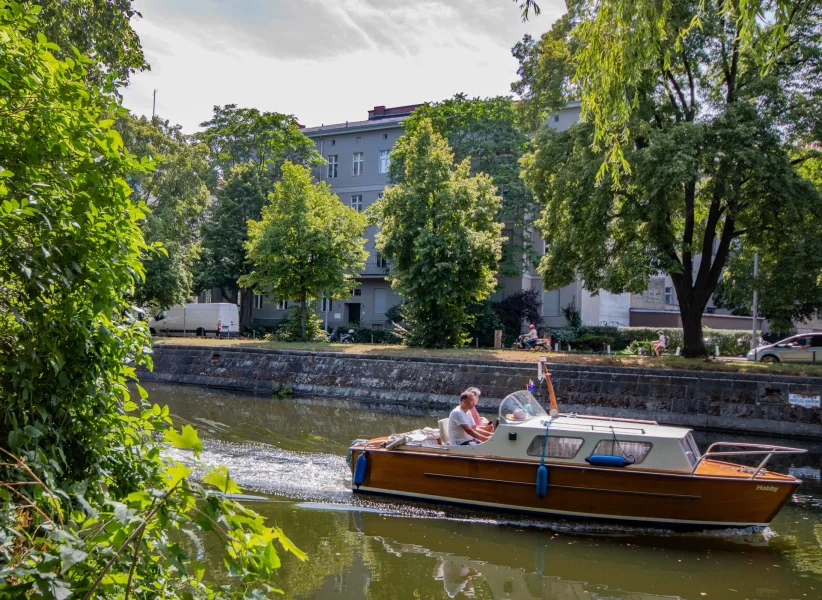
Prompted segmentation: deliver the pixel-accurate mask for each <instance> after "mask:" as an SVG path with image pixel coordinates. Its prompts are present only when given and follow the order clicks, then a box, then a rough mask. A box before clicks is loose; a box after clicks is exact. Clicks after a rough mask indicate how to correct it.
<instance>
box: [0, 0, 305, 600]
mask: <svg viewBox="0 0 822 600" xmlns="http://www.w3.org/2000/svg"><path fill="white" fill-rule="evenodd" d="M35 15H36V10H34V9H30V8H29V9H24V8H22V7H21V5H19V4H16V3H7V2H6V1H5V0H0V74H2V79H0V83H2V85H0V403H1V404H2V406H3V411H2V415H0V455H2V459H0V573H2V576H0V597H2V598H32V599H33V600H39V599H46V598H49V599H51V598H58V599H61V600H63V599H65V598H68V597H69V596H74V597H78V598H81V597H87V598H92V597H102V596H105V597H107V598H124V599H125V598H128V597H137V596H140V597H149V596H150V597H159V598H169V599H174V598H183V597H185V598H218V597H223V598H227V597H242V596H244V595H246V594H252V593H256V594H257V595H258V596H259V595H260V594H265V593H270V592H272V591H273V588H272V586H271V584H270V580H271V577H272V574H273V571H274V569H276V568H277V567H278V566H279V562H280V560H279V557H278V551H277V548H276V547H275V545H274V544H275V543H277V544H279V545H281V546H282V547H283V548H285V549H291V550H292V551H294V552H295V554H297V555H298V556H300V557H303V555H302V553H301V552H300V551H299V550H297V549H296V548H293V546H292V545H291V544H290V542H289V541H288V539H287V538H285V536H284V535H283V534H282V532H281V530H279V529H278V528H269V527H267V526H266V525H265V524H264V522H263V521H262V519H261V518H260V517H259V516H258V515H256V514H255V513H253V512H252V511H249V510H247V509H245V508H243V507H242V506H241V505H239V504H237V503H236V502H234V501H231V500H228V499H227V498H226V493H235V492H236V491H237V486H236V484H235V483H234V482H233V481H231V480H230V478H229V477H228V474H227V472H226V471H225V470H224V469H212V468H207V467H206V466H205V465H202V464H200V463H195V464H196V465H197V468H202V469H204V478H203V483H202V484H200V483H197V482H195V481H189V480H188V478H187V476H188V475H189V474H190V473H191V471H192V469H191V468H189V467H186V466H184V465H183V464H181V463H179V462H177V461H173V460H170V459H166V458H163V456H162V455H161V452H160V450H161V447H160V445H159V444H158V443H157V442H156V441H155V438H154V436H155V435H156V434H162V435H164V437H165V440H166V442H167V443H168V444H171V445H173V446H177V447H181V448H190V449H192V450H194V452H195V458H196V455H197V453H198V452H199V450H201V449H202V444H201V442H200V440H199V438H198V437H197V433H196V432H195V431H194V429H192V428H191V427H190V426H187V427H184V428H183V429H182V430H181V431H180V432H177V431H175V430H173V429H171V427H170V423H171V421H170V418H169V416H168V408H167V407H166V408H165V409H161V408H160V407H159V406H156V405H155V406H149V405H148V404H147V403H146V402H145V401H144V400H145V390H142V388H140V387H139V386H138V387H137V388H136V389H137V391H138V392H139V394H140V396H139V397H137V398H135V399H134V400H132V399H131V396H130V393H131V392H130V391H129V387H127V384H128V382H129V381H131V380H134V378H135V376H136V367H138V366H141V365H142V366H148V367H150V366H151V360H150V358H151V357H150V340H149V337H148V334H147V332H146V331H145V328H144V326H143V324H142V323H140V322H139V321H135V320H134V319H133V318H130V316H129V313H130V302H129V298H128V297H129V295H130V294H131V292H132V290H133V288H134V285H135V283H136V281H137V280H139V279H140V278H141V277H142V275H143V267H142V264H141V262H140V258H141V254H142V253H143V252H145V251H147V250H148V246H147V245H146V244H145V242H144V241H143V238H142V235H141V230H140V223H141V222H142V221H143V220H144V218H145V205H144V204H142V203H140V202H137V201H135V199H134V198H132V190H131V188H130V186H129V183H128V180H129V178H131V177H133V176H134V175H135V173H138V172H139V171H140V170H141V169H142V168H143V167H142V165H141V164H140V162H139V161H138V160H137V159H136V157H135V156H133V155H132V154H130V153H129V152H128V151H126V150H125V148H124V146H123V142H122V138H121V136H120V135H119V133H118V132H117V131H116V130H114V129H112V127H111V126H112V124H113V120H112V119H107V118H105V117H106V115H111V114H119V112H120V110H121V109H120V108H119V106H118V103H117V98H116V94H115V92H114V91H113V90H112V89H111V88H110V87H109V86H106V87H101V86H95V85H90V84H88V79H87V72H86V69H85V67H86V66H87V65H90V64H94V61H95V60H96V59H87V58H84V57H82V56H79V57H77V59H76V60H72V61H62V60H59V59H57V58H56V57H55V56H54V54H53V53H52V51H56V48H57V47H56V46H55V45H54V44H51V43H49V42H47V41H46V39H45V37H44V36H42V35H39V36H37V38H36V40H37V41H34V40H32V39H29V38H28V37H27V34H30V29H29V28H31V27H32V26H33V25H34V23H35V22H36V20H35ZM209 535H210V536H213V540H214V541H215V542H216V543H217V544H218V545H219V547H220V548H221V549H222V550H223V553H222V559H223V565H224V566H225V568H226V573H225V574H224V576H222V575H223V574H215V575H217V576H216V577H215V578H212V579H209V580H208V581H204V580H203V569H204V566H203V563H202V562H201V560H200V554H199V552H198V548H197V546H198V545H199V544H200V543H201V540H202V538H203V537H205V536H209ZM217 581H219V582H220V583H219V584H218V583H215V582H217ZM255 589H256V590H257V591H256V592H254V591H253V590H255Z"/></svg>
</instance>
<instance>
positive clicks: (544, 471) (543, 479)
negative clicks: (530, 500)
mask: <svg viewBox="0 0 822 600" xmlns="http://www.w3.org/2000/svg"><path fill="white" fill-rule="evenodd" d="M547 494H548V467H546V466H545V465H540V466H539V468H538V469H537V497H538V498H545V496H546V495H547Z"/></svg>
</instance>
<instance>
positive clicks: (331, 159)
mask: <svg viewBox="0 0 822 600" xmlns="http://www.w3.org/2000/svg"><path fill="white" fill-rule="evenodd" d="M336 176H337V155H336V154H329V155H328V178H329V179H333V178H334V177H336Z"/></svg>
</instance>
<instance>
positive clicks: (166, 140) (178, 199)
mask: <svg viewBox="0 0 822 600" xmlns="http://www.w3.org/2000/svg"><path fill="white" fill-rule="evenodd" d="M114 128H115V129H116V130H117V131H119V132H120V135H121V136H122V138H123V143H124V144H125V146H126V148H128V149H129V151H130V152H132V153H133V154H135V155H137V156H139V157H146V158H148V159H149V160H150V161H151V162H150V163H148V165H149V168H148V169H147V170H146V171H144V172H139V173H136V174H134V175H133V176H132V177H131V179H130V182H131V184H132V187H133V188H134V196H135V198H136V199H138V200H140V201H142V202H143V203H145V204H146V206H147V207H148V208H149V209H150V211H151V212H150V213H149V214H148V215H147V217H146V220H145V222H144V223H143V224H142V231H143V238H144V239H145V241H146V243H148V244H149V245H151V246H153V245H154V243H155V242H160V243H162V250H161V251H160V250H155V251H152V252H149V253H147V254H146V255H145V256H144V257H143V267H144V268H145V271H146V274H145V279H144V281H142V282H139V283H138V284H137V286H136V289H135V292H134V301H135V302H136V303H137V304H138V305H139V306H145V305H149V306H151V307H152V308H168V307H169V306H171V305H173V304H180V303H183V302H185V301H186V300H188V299H189V298H190V297H191V295H192V292H193V288H194V281H193V275H192V269H193V267H194V262H195V260H196V259H197V257H198V256H199V253H200V245H199V244H200V240H199V237H200V236H199V233H200V225H201V221H202V218H203V213H204V211H205V209H206V206H207V205H208V200H209V192H208V187H206V183H205V182H206V180H207V179H208V176H209V168H210V167H209V164H208V162H207V161H206V148H205V146H203V145H202V144H198V145H192V144H190V143H189V141H188V140H187V139H186V137H185V136H184V135H183V134H182V132H181V130H180V127H179V126H176V127H173V126H171V125H169V123H168V122H167V121H163V120H162V119H160V118H157V117H155V118H154V119H153V120H152V121H149V120H148V119H146V118H145V117H139V118H138V117H134V116H133V115H123V116H121V117H120V118H119V119H118V120H117V121H116V122H115V124H114Z"/></svg>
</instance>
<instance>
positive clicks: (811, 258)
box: [714, 157, 822, 333]
mask: <svg viewBox="0 0 822 600" xmlns="http://www.w3.org/2000/svg"><path fill="white" fill-rule="evenodd" d="M797 168H798V170H799V172H800V174H802V175H803V176H804V177H807V178H808V179H809V180H811V181H813V182H814V184H815V185H816V188H817V189H818V190H822V158H820V157H815V158H810V159H808V160H806V161H804V162H802V163H801V164H800V165H798V167H797ZM817 211H818V212H817V213H816V216H815V218H812V219H789V220H787V222H785V223H783V224H782V225H783V226H782V227H780V228H778V229H774V230H772V231H764V232H762V238H763V242H764V243H760V244H759V245H758V246H757V247H756V248H754V247H752V246H751V245H746V246H744V247H743V248H741V249H740V250H739V251H737V252H734V253H733V254H732V255H731V257H730V259H729V260H728V266H727V268H726V269H725V272H724V274H723V278H722V279H721V280H720V282H719V285H718V287H717V293H716V294H714V304H716V305H717V306H722V307H725V308H729V309H731V311H732V312H733V313H734V314H745V315H750V314H751V312H752V310H753V290H754V287H756V289H757V292H758V294H759V302H758V313H759V315H760V316H762V317H764V318H766V319H768V320H769V321H770V330H771V332H772V333H774V332H781V333H789V332H791V331H793V330H794V323H795V322H801V321H806V320H809V319H813V318H814V316H815V315H817V314H822V280H820V277H822V237H820V236H819V230H818V223H817V220H818V219H819V218H820V212H822V207H819V208H817ZM755 249H756V250H758V251H759V269H758V277H757V278H756V280H754V278H753V263H754V250H755ZM809 274H810V277H809Z"/></svg>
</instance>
